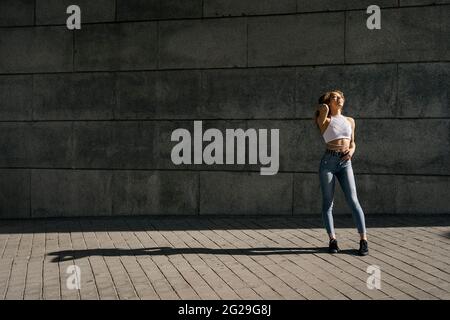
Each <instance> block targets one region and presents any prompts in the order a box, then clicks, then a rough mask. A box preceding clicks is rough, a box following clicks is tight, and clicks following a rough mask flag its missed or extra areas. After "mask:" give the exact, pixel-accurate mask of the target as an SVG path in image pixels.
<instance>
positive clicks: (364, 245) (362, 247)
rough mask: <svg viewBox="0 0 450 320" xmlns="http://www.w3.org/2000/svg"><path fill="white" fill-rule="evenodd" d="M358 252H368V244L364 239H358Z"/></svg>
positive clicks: (364, 253)
mask: <svg viewBox="0 0 450 320" xmlns="http://www.w3.org/2000/svg"><path fill="white" fill-rule="evenodd" d="M358 254H359V255H360V256H367V255H368V254H369V246H368V244H367V241H366V240H361V241H359V250H358Z"/></svg>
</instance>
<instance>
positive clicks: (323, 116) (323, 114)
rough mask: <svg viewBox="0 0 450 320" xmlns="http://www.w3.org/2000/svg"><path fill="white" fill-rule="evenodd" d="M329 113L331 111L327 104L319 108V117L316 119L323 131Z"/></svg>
mask: <svg viewBox="0 0 450 320" xmlns="http://www.w3.org/2000/svg"><path fill="white" fill-rule="evenodd" d="M328 111H329V108H328V105H326V104H325V103H322V104H320V105H319V106H318V107H317V111H316V112H319V115H318V116H317V118H316V122H317V125H318V126H319V127H320V128H321V129H322V127H323V126H324V125H325V123H326V120H327V115H328Z"/></svg>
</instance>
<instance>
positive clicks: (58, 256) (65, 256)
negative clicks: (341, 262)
mask: <svg viewBox="0 0 450 320" xmlns="http://www.w3.org/2000/svg"><path fill="white" fill-rule="evenodd" d="M327 252H328V247H325V248H298V247H293V248H279V247H272V248H267V247H263V248H234V249H223V248H217V249H211V248H172V247H153V248H141V249H122V248H104V249H86V250H63V251H55V252H51V253H49V254H48V256H53V259H52V260H51V261H52V262H62V261H69V260H76V259H81V258H85V257H90V256H103V257H105V256H106V257H117V256H155V255H164V256H169V255H174V254H228V255H246V256H259V255H274V254H314V253H327ZM340 252H341V253H347V254H351V255H356V254H357V251H356V250H352V249H350V250H341V251H340Z"/></svg>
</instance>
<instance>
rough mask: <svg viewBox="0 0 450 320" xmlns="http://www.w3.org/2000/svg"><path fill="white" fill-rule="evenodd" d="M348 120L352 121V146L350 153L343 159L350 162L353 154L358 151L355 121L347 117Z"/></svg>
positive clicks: (349, 149)
mask: <svg viewBox="0 0 450 320" xmlns="http://www.w3.org/2000/svg"><path fill="white" fill-rule="evenodd" d="M347 119H348V120H349V121H350V124H351V125H352V138H351V140H350V146H349V148H348V153H347V154H346V155H345V156H344V157H342V160H349V159H351V158H352V157H353V154H354V153H355V151H356V143H355V127H356V124H355V120H354V119H353V118H350V117H347Z"/></svg>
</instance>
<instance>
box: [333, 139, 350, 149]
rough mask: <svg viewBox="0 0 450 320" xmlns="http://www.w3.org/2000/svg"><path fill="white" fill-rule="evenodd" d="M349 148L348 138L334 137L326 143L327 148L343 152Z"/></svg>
mask: <svg viewBox="0 0 450 320" xmlns="http://www.w3.org/2000/svg"><path fill="white" fill-rule="evenodd" d="M349 148H350V139H336V140H332V141H330V142H328V143H327V149H329V150H333V151H340V152H345V151H347V150H348V149H349Z"/></svg>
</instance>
